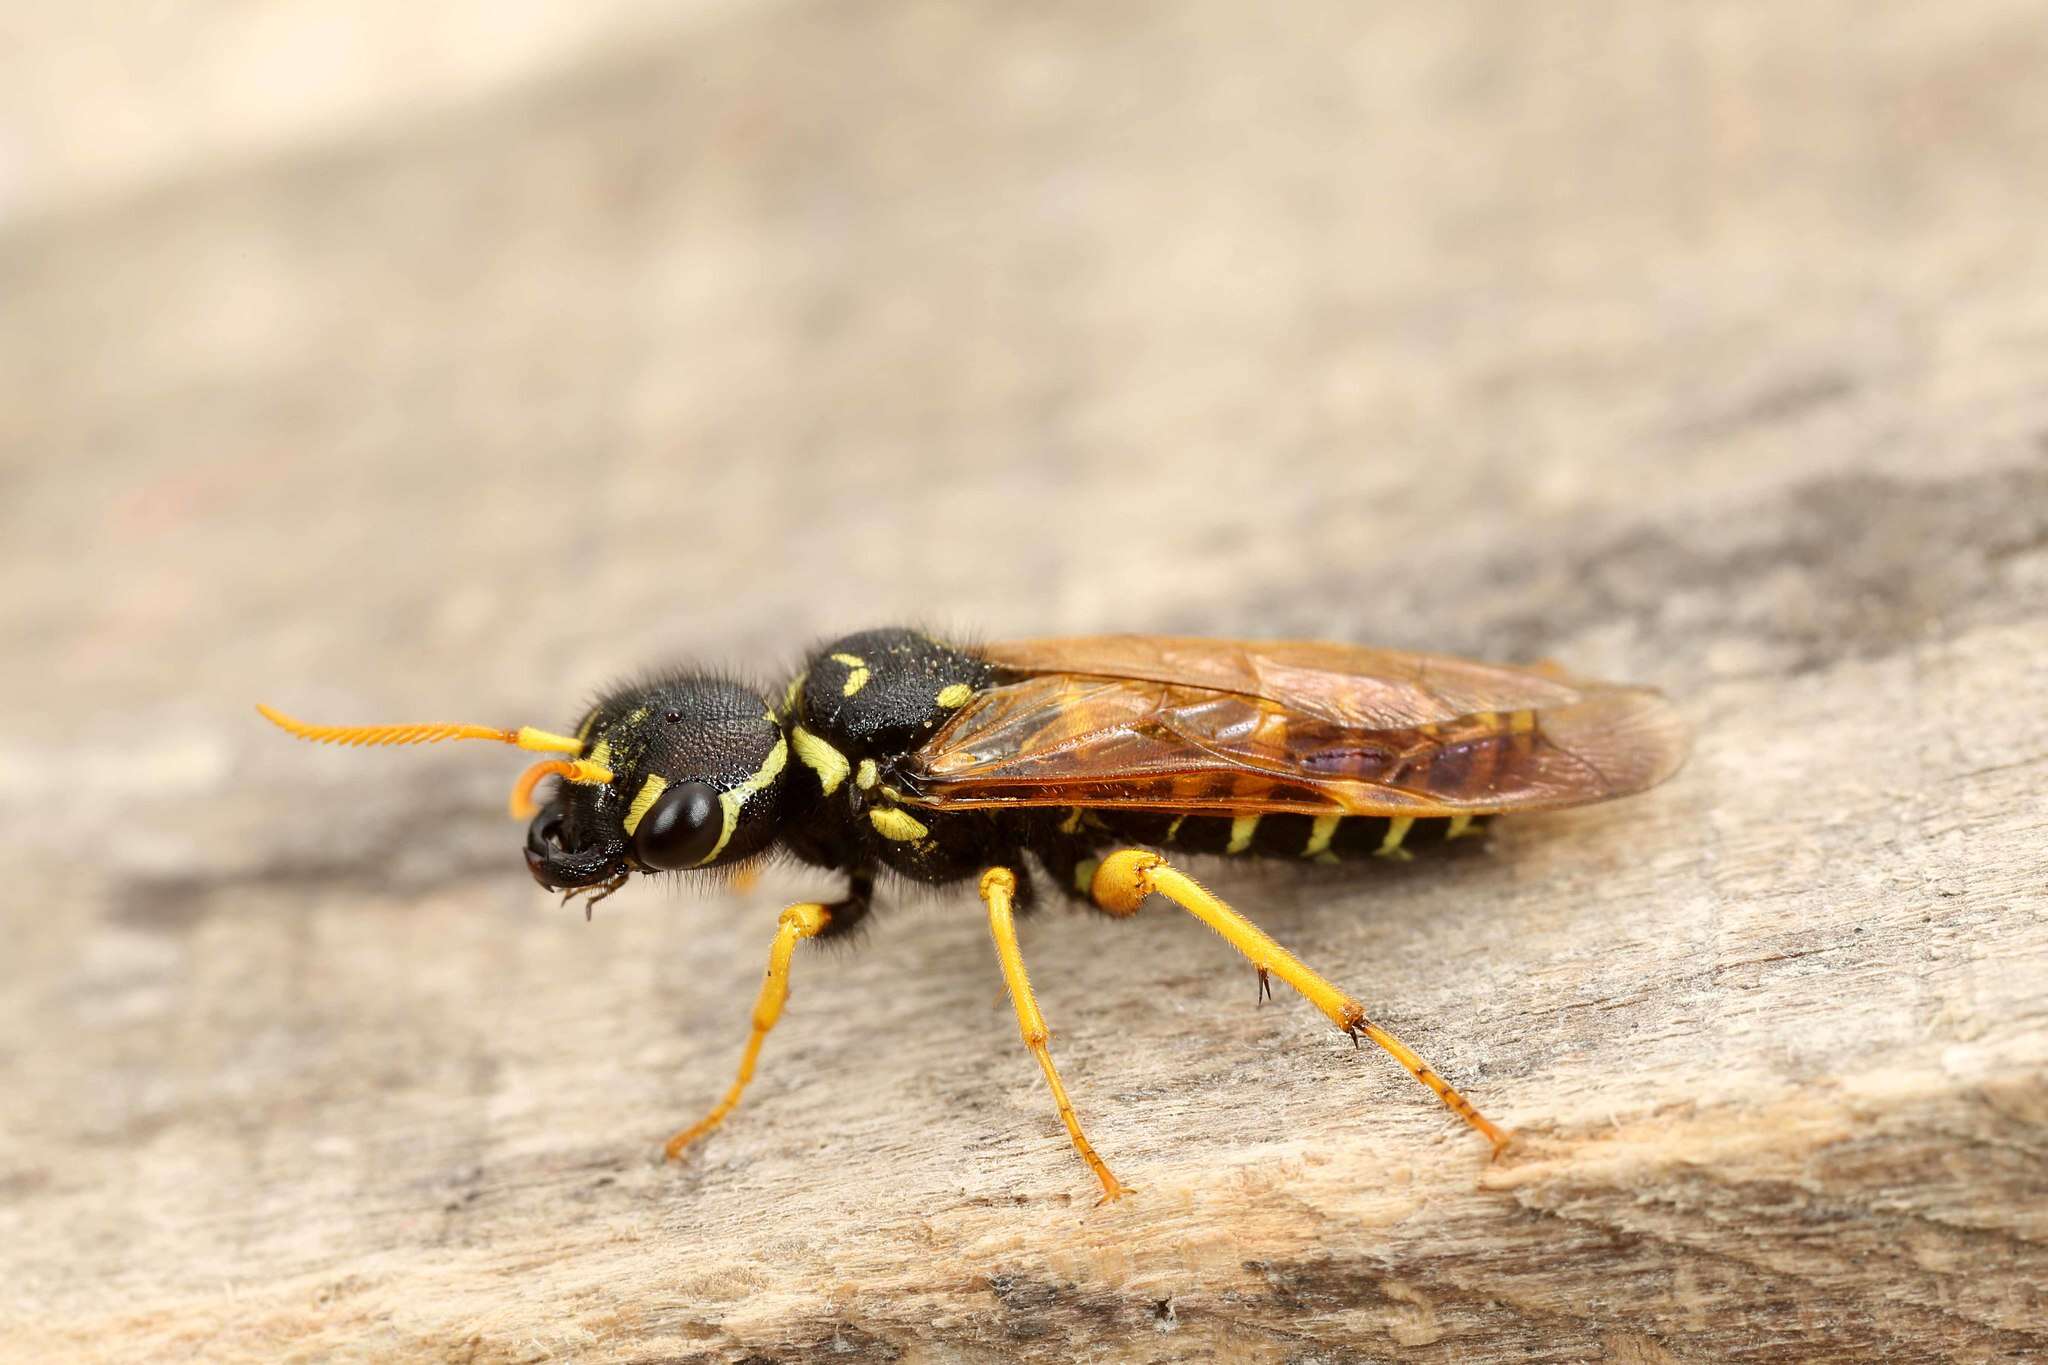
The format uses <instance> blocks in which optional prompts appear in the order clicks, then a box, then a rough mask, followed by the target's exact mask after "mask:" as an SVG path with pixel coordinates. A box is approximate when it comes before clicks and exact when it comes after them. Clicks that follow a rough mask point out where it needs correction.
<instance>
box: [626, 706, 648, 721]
mask: <svg viewBox="0 0 2048 1365" xmlns="http://www.w3.org/2000/svg"><path fill="white" fill-rule="evenodd" d="M648 714H649V712H648V710H647V708H646V707H644V706H636V707H634V708H633V714H632V715H630V716H627V717H626V724H628V725H638V724H639V723H640V722H641V721H643V720H646V719H647V717H648Z"/></svg>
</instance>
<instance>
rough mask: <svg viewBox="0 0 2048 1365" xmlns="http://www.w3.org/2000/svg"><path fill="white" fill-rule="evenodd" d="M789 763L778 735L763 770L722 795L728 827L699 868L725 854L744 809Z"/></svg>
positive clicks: (721, 793)
mask: <svg viewBox="0 0 2048 1365" xmlns="http://www.w3.org/2000/svg"><path fill="white" fill-rule="evenodd" d="M841 761H842V762H844V760H841ZM788 762H789V745H788V744H787V743H786V742H784V740H783V739H782V737H781V736H780V735H777V736H776V738H775V747H774V748H772V749H770V750H769V751H768V757H767V758H765V759H763V760H762V761H761V766H760V767H758V768H756V769H755V770H754V775H753V776H752V777H750V778H748V779H747V780H746V781H744V782H742V783H740V784H739V785H738V786H737V787H734V788H733V789H732V790H731V791H724V792H720V793H719V794H718V804H719V807H720V808H721V810H722V812H723V813H724V816H725V825H724V828H722V829H720V830H719V831H718V842H717V843H715V844H713V845H712V846H711V851H710V852H709V853H707V854H705V855H704V856H703V857H701V858H699V859H698V860H697V866H699V867H705V866H708V865H709V864H710V863H712V862H713V861H714V860H716V859H717V857H718V855H719V854H721V853H723V852H725V845H726V843H727V841H729V840H730V839H731V838H732V832H733V831H734V830H736V829H738V828H739V824H740V809H741V808H742V807H743V806H745V805H746V804H747V798H748V797H750V796H752V795H753V794H754V793H755V792H757V791H760V790H761V789H762V788H763V787H766V786H768V785H769V784H770V783H772V782H774V781H775V779H776V778H777V777H778V776H779V775H780V774H781V772H782V768H783V765H784V764H786V763H788Z"/></svg>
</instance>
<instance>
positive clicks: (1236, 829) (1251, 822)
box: [1223, 815, 1260, 853]
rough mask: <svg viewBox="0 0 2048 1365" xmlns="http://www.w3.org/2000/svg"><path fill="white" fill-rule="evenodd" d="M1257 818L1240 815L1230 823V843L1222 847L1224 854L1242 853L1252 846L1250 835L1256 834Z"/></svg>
mask: <svg viewBox="0 0 2048 1365" xmlns="http://www.w3.org/2000/svg"><path fill="white" fill-rule="evenodd" d="M1259 819H1260V817H1259V816H1256V815H1240V816H1238V817H1237V818H1236V819H1235V820H1232V821H1231V822H1230V842H1229V843H1227V844H1225V845H1224V846H1223V851H1224V852H1225V853H1242V852H1244V851H1245V850H1246V849H1248V848H1250V847H1251V846H1252V835H1254V834H1256V833H1257V832H1258V828H1259Z"/></svg>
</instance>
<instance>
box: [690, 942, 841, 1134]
mask: <svg viewBox="0 0 2048 1365" xmlns="http://www.w3.org/2000/svg"><path fill="white" fill-rule="evenodd" d="M831 922H832V910H831V907H829V906H825V905H819V904H817V903H815V902H805V903H801V904H797V905H792V906H790V907H789V908H788V909H787V910H785V911H783V912H782V918H781V919H780V920H778V921H777V922H776V926H775V943H774V945H773V946H771V947H770V948H769V949H768V978H767V980H765V981H763V982H762V983H761V994H760V995H759V996H757V997H756V998H755V1000H754V1031H753V1032H752V1033H751V1034H749V1035H748V1037H747V1050H746V1051H745V1052H743V1053H741V1054H740V1074H739V1078H738V1079H737V1080H735V1081H734V1082H733V1083H732V1089H730V1090H728V1091H726V1092H725V1098H724V1099H722V1100H720V1101H719V1102H718V1103H717V1104H716V1105H715V1106H713V1108H712V1110H711V1112H710V1113H708V1114H706V1115H705V1116H704V1117H703V1118H701V1119H699V1120H697V1122H695V1123H693V1124H691V1125H690V1126H689V1127H688V1128H685V1129H683V1131H682V1132H680V1133H677V1134H676V1135H675V1136H674V1137H672V1138H670V1139H669V1140H668V1147H667V1148H666V1149H665V1150H666V1153H667V1156H668V1159H669V1160H670V1161H674V1160H675V1159H676V1158H677V1157H679V1156H681V1155H682V1154H683V1148H685V1147H687V1146H689V1145H690V1144H691V1143H693V1142H695V1141H696V1140H697V1139H698V1138H700V1137H703V1136H704V1135H705V1134H706V1133H708V1132H710V1131H711V1130H712V1129H713V1128H716V1127H717V1126H718V1125H719V1124H721V1123H723V1122H725V1116H726V1115H727V1114H730V1113H731V1112H732V1111H733V1108H734V1106H736V1105H737V1104H739V1102H740V1094H741V1092H743V1091H744V1090H745V1089H746V1088H747V1082H749V1081H751V1080H753V1079H754V1063H755V1062H756V1061H758V1060H759V1059H760V1056H761V1044H762V1043H763V1042H765V1041H767V1038H768V1031H769V1030H770V1029H772V1028H774V1027H775V1021H776V1020H777V1019H780V1018H781V1017H782V1007H783V1005H785V1004H787V1003H788V1001H789V960H790V958H791V957H792V956H793V955H794V954H795V953H796V945H797V944H798V942H799V941H801V940H803V939H807V938H816V937H817V936H818V935H819V934H821V933H823V932H825V927H826V926H827V925H829V924H830V923H831Z"/></svg>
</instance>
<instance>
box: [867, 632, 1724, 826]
mask: <svg viewBox="0 0 2048 1365" xmlns="http://www.w3.org/2000/svg"><path fill="white" fill-rule="evenodd" d="M986 654H987V657H988V658H989V659H990V660H991V662H994V663H996V664H997V665H998V666H999V667H1001V668H1002V669H1004V670H1005V671H1006V672H1008V673H1010V674H1012V675H1016V676H1014V680H1013V681H1010V682H1006V683H1002V684H1000V685H998V686H996V687H993V688H989V689H986V690H984V691H982V692H981V693H979V694H977V695H976V696H975V697H974V698H973V699H972V700H971V701H970V702H969V703H968V704H967V706H965V707H963V708H962V710H961V712H960V714H958V715H957V716H956V717H955V718H954V719H953V720H952V721H951V722H950V723H949V724H948V725H947V726H946V727H945V728H944V729H942V730H941V731H940V732H939V733H938V734H937V735H936V736H934V737H933V739H932V740H931V741H930V742H928V743H927V744H926V745H925V746H924V747H923V748H922V749H921V750H920V751H919V752H918V753H916V754H914V755H912V756H911V759H910V761H909V763H908V764H907V766H906V768H905V770H904V772H903V774H902V777H903V783H904V787H905V795H906V797H907V798H908V799H910V800H912V801H917V802H922V803H925V804H930V805H940V806H978V807H989V806H1066V805H1074V806H1112V807H1125V808H1132V809H1150V810H1168V811H1182V812H1211V813H1215V812H1225V811H1228V812H1234V813H1251V812H1297V813H1304V814H1311V815H1321V814H1330V813H1339V814H1346V815H1391V816H1403V815H1405V816H1417V817H1422V816H1430V815H1445V814H1482V813H1491V812H1499V811H1509V810H1539V809H1545V808H1551V807H1558V806H1571V805H1581V804H1584V803H1587V802H1591V801H1598V800H1603V799H1606V798H1608V797H1612V796H1620V795H1625V794H1627V793H1629V792H1634V791H1640V790H1642V789H1644V788H1645V787H1649V786H1652V785H1654V784H1655V783H1657V782H1659V781H1662V780H1663V779H1664V778H1665V777H1668V776H1669V775H1670V774H1671V773H1672V772H1673V771H1675V770H1676V768H1677V766H1678V764H1679V762H1680V761H1681V760H1682V758H1683V756H1684V752H1685V735H1684V729H1683V726H1682V725H1681V723H1680V722H1679V720H1678V717H1677V714H1676V712H1675V711H1674V710H1673V708H1672V707H1671V706H1670V704H1669V703H1668V702H1666V701H1665V700H1664V699H1663V698H1662V697H1661V696H1659V695H1658V694H1657V693H1655V692H1652V691H1649V690H1648V689H1643V688H1630V687H1616V686H1612V685H1608V684H1601V683H1591V682H1585V681H1581V680H1578V679H1574V678H1571V677H1569V676H1567V675H1564V674H1562V673H1561V672H1557V671H1554V670H1549V671H1538V670H1530V669H1517V668H1505V667H1500V666H1497V665H1488V664H1479V663H1473V662H1469V661H1466V660H1461V659H1452V658H1446V657H1443V656H1436V655H1421V654H1406V653H1401V652H1398V651H1390V650H1372V649H1353V648H1347V647H1345V646H1341V645H1327V644H1306V643H1304V644H1291V643H1278V644H1266V643H1257V644H1252V643H1232V642H1227V641H1201V640H1185V639H1172V638H1161V637H1147V636H1100V637H1090V638H1085V639H1078V640H1073V641H1059V640H1048V641H1027V642H1023V643H1020V644H1012V645H995V646H991V647H989V648H988V649H987V651H986Z"/></svg>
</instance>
